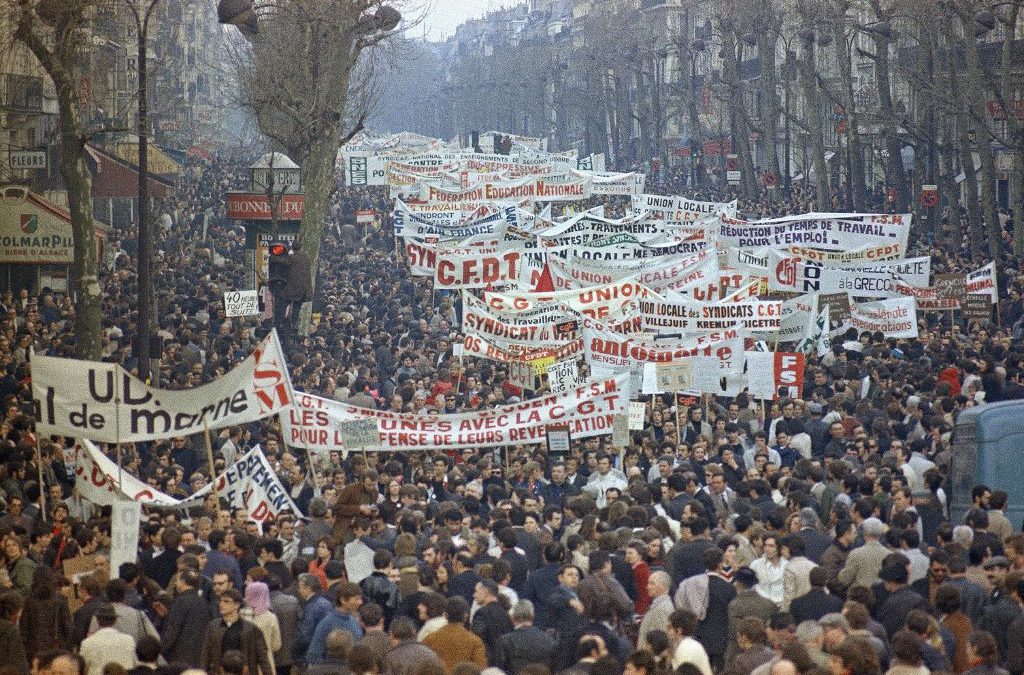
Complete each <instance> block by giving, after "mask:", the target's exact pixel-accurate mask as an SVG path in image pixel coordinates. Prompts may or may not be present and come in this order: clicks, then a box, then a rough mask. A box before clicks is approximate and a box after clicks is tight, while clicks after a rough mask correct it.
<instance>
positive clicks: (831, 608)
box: [789, 567, 843, 625]
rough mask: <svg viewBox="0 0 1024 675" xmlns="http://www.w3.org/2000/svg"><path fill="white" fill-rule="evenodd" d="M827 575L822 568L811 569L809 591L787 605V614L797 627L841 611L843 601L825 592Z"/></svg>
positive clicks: (825, 570)
mask: <svg viewBox="0 0 1024 675" xmlns="http://www.w3.org/2000/svg"><path fill="white" fill-rule="evenodd" d="M828 574H829V572H828V570H827V569H825V568H824V567H815V568H814V569H812V570H811V573H810V582H811V590H810V591H808V592H807V593H804V594H803V595H801V596H800V597H798V598H794V599H793V601H792V602H791V603H789V613H790V614H792V615H793V621H794V622H795V623H796V624H797V625H800V623H801V622H803V621H817V620H818V619H820V618H821V617H823V616H825V615H826V614H832V613H834V612H842V611H843V599H842V598H840V597H838V596H835V595H832V594H830V593H829V592H828V591H826V590H825V584H827V583H828Z"/></svg>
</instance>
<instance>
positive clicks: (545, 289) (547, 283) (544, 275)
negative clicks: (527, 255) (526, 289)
mask: <svg viewBox="0 0 1024 675" xmlns="http://www.w3.org/2000/svg"><path fill="white" fill-rule="evenodd" d="M533 292H534V293H554V292H555V281H554V279H552V278H551V270H550V269H548V264H547V263H544V269H543V270H541V273H540V278H539V279H537V285H536V286H535V287H534V289H533Z"/></svg>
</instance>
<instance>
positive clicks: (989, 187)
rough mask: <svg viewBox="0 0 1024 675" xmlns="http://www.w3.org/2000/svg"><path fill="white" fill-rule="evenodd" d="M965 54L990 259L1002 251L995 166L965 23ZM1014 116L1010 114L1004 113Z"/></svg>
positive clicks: (974, 41)
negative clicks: (979, 160)
mask: <svg viewBox="0 0 1024 675" xmlns="http://www.w3.org/2000/svg"><path fill="white" fill-rule="evenodd" d="M963 27H964V53H965V55H966V57H967V58H966V62H967V93H968V96H969V99H968V100H969V111H970V117H971V125H972V128H973V129H974V137H975V140H976V141H977V144H976V147H977V151H978V157H979V158H980V159H981V208H982V211H983V212H984V214H985V231H986V234H987V238H988V250H989V253H990V254H991V255H992V259H993V260H996V259H998V258H999V257H1000V255H1001V253H1002V250H1003V238H1002V232H1001V230H1000V227H999V213H998V211H997V210H996V162H995V157H993V155H992V147H991V145H989V135H988V127H987V125H986V124H985V96H984V88H983V86H982V81H981V78H982V74H981V66H980V64H979V63H978V40H977V39H976V38H975V37H974V32H973V26H972V25H971V23H969V21H966V20H965V21H964V26H963ZM1007 112H1008V114H1011V115H1012V114H1013V111H1012V110H1010V111H1007Z"/></svg>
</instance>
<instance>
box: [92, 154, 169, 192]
mask: <svg viewBox="0 0 1024 675" xmlns="http://www.w3.org/2000/svg"><path fill="white" fill-rule="evenodd" d="M85 150H86V153H87V154H88V156H89V169H90V170H91V171H92V196H93V197H96V198H103V199H107V198H114V199H134V198H136V197H138V193H139V172H138V171H137V170H136V169H135V166H134V165H133V164H129V163H128V162H125V161H124V160H121V159H119V158H117V157H114V156H113V155H110V154H108V153H106V152H103V151H102V150H100V149H99V148H96V147H93V146H91V145H87V146H85ZM147 183H148V185H149V195H150V197H153V198H156V199H166V198H167V197H169V196H170V195H171V192H172V190H173V186H172V185H171V183H170V181H169V180H167V179H163V178H161V177H160V176H158V175H156V174H150V175H149V177H148V181H147Z"/></svg>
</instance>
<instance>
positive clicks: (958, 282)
mask: <svg viewBox="0 0 1024 675" xmlns="http://www.w3.org/2000/svg"><path fill="white" fill-rule="evenodd" d="M935 292H936V293H937V294H938V296H939V299H940V300H959V299H961V298H962V297H963V296H964V294H966V293H967V277H966V276H965V275H963V274H936V275H935Z"/></svg>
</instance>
